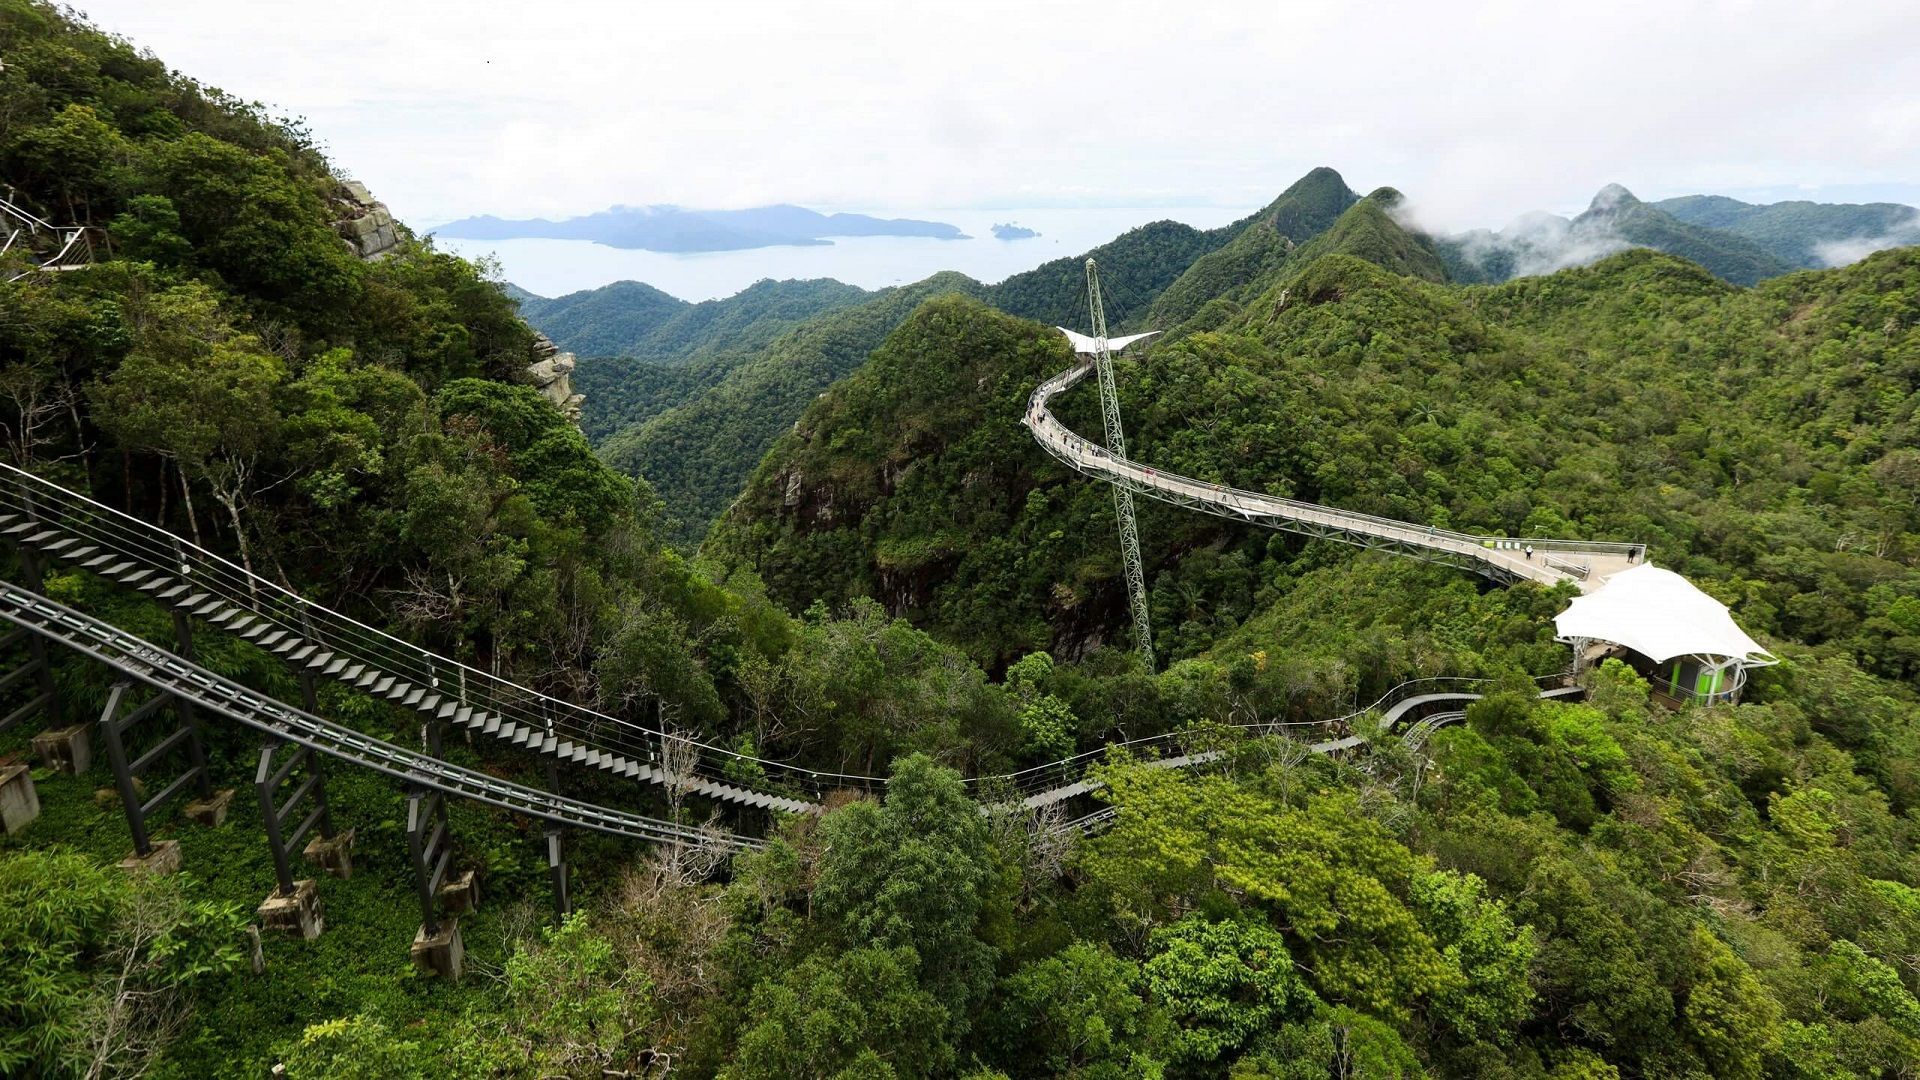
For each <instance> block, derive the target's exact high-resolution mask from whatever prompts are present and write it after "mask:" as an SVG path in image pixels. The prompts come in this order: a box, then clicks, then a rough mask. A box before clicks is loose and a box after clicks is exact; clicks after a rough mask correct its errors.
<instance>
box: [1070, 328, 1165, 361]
mask: <svg viewBox="0 0 1920 1080" xmlns="http://www.w3.org/2000/svg"><path fill="white" fill-rule="evenodd" d="M1054 329H1055V330H1058V331H1060V332H1061V333H1063V334H1065V335H1067V340H1068V341H1071V342H1073V351H1074V352H1077V353H1086V354H1087V355H1088V356H1092V355H1093V354H1095V353H1097V352H1099V351H1100V339H1099V338H1096V337H1088V336H1087V335H1085V334H1076V333H1074V332H1073V331H1071V330H1069V329H1067V328H1066V327H1064V326H1056V327H1054ZM1159 332H1160V331H1158V330H1149V331H1147V332H1146V333H1144V334H1128V335H1127V336H1126V337H1117V338H1108V339H1107V351H1108V352H1110V353H1117V352H1119V351H1120V350H1121V349H1124V348H1126V347H1127V346H1129V345H1131V344H1133V343H1134V342H1136V341H1144V340H1145V339H1147V338H1150V337H1152V336H1153V335H1155V334H1157V333H1159Z"/></svg>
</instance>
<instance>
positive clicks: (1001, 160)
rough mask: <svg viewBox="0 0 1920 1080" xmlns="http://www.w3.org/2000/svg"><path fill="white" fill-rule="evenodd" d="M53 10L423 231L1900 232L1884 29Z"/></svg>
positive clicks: (656, 12)
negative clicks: (1673, 205) (1703, 194)
mask: <svg viewBox="0 0 1920 1080" xmlns="http://www.w3.org/2000/svg"><path fill="white" fill-rule="evenodd" d="M75 3H76V4H77V6H78V7H80V8H81V9H82V10H83V11H85V12H87V13H88V14H89V15H90V16H91V17H92V18H93V19H94V21H95V22H97V23H98V24H100V25H101V26H102V27H103V28H105V29H108V30H111V31H115V32H118V33H121V34H124V35H126V36H128V37H130V38H132V39H133V40H134V41H135V42H136V43H137V44H139V45H142V46H145V47H148V48H151V49H152V50H153V51H155V52H156V53H158V54H159V55H160V57H161V58H162V59H164V60H165V61H166V62H167V63H168V64H170V65H171V66H173V67H175V68H178V69H180V70H182V71H185V72H187V73H188V74H191V75H193V76H195V77H197V78H199V79H201V80H202V81H204V82H208V83H211V84H213V85H215V86H219V87H221V88H222V89H225V90H227V91H229V92H232V93H234V94H237V95H239V96H242V97H245V98H249V99H258V100H263V101H266V102H268V103H269V104H271V105H273V106H275V107H276V108H277V109H280V110H284V111H285V112H287V113H291V114H296V115H300V116H304V117H306V118H307V119H308V120H309V121H310V122H311V123H312V125H313V128H314V130H315V131H316V132H317V133H318V135H319V136H320V138H321V140H322V141H323V142H324V144H325V145H326V146H327V148H328V149H329V150H330V152H331V153H332V154H333V156H334V158H335V160H336V161H337V162H338V164H339V165H340V167H341V168H342V169H343V170H344V171H345V172H347V173H349V174H351V175H353V176H357V177H359V178H360V179H363V180H365V181H366V182H367V183H368V185H369V186H370V187H372V188H373V189H374V191H375V193H376V194H378V195H379V196H381V197H382V198H383V199H385V200H386V201H387V202H388V203H389V204H390V205H392V206H393V208H394V210H395V211H396V212H397V213H399V214H400V215H401V216H402V217H405V218H407V219H409V220H411V221H413V222H415V223H419V224H427V223H433V222H437V221H443V220H446V219H450V218H454V217H459V216H464V215H468V214H476V213H494V214H499V215H502V216H534V215H539V216H565V215H569V214H575V213H583V212H589V211H592V210H597V209H601V208H604V207H606V206H608V205H611V204H614V203H628V204H644V203H678V204H681V205H684V206H694V207H737V206H750V205H757V204H762V203H768V202H776V201H784V202H798V203H803V204H808V205H814V206H822V207H868V208H882V209H884V208H896V209H910V208H923V207H943V206H946V207H951V206H975V205H1005V206H1033V205H1040V204H1047V203H1053V202H1058V201H1067V202H1075V203H1080V202H1098V203H1106V204H1110V205H1128V204H1144V203H1148V202H1187V203H1211V204H1217V205H1226V206H1254V205H1259V204H1262V203H1264V202H1266V201H1268V200H1269V199H1271V198H1272V197H1273V195H1275V194H1276V193H1278V191H1279V190H1280V189H1281V188H1283V187H1284V186H1285V185H1286V184H1287V183H1289V182H1291V181H1292V180H1293V179H1295V178H1296V177H1297V176H1299V174H1301V173H1302V172H1304V171H1306V170H1307V169H1308V168H1311V167H1312V166H1315V165H1321V164H1325V165H1332V166H1334V167H1335V168H1337V169H1339V170H1340V171H1341V172H1342V173H1343V174H1344V175H1345V176H1346V178H1347V182H1348V183H1349V185H1351V186H1352V187H1354V188H1355V189H1357V190H1360V191H1362V192H1365V191H1367V190H1370V189H1371V188H1373V187H1376V186H1378V185H1381V184H1392V185H1394V186H1396V187H1399V188H1400V189H1402V190H1403V191H1405V192H1406V193H1407V195H1408V196H1409V197H1410V198H1411V199H1412V200H1413V202H1414V203H1415V204H1416V205H1417V206H1418V207H1419V208H1420V209H1421V210H1422V211H1423V216H1425V217H1427V218H1428V219H1429V220H1430V221H1431V222H1432V223H1433V224H1435V225H1439V226H1446V227H1464V226H1470V225H1499V224H1502V223H1504V222H1505V221H1507V220H1508V219H1510V218H1512V217H1513V216H1515V215H1516V214H1518V213H1519V212H1520V211H1523V210H1528V209H1533V208H1544V209H1552V210H1566V209H1577V208H1579V207H1581V206H1583V205H1584V204H1585V202H1586V200H1587V199H1588V198H1589V197H1590V196H1591V195H1592V193H1593V192H1594V191H1595V190H1597V189H1598V188H1599V187H1600V186H1601V185H1602V184H1604V183H1607V182H1609V181H1619V182H1622V183H1624V184H1626V185H1627V186H1628V187H1629V188H1632V189H1633V190H1634V191H1635V192H1636V193H1637V194H1639V195H1641V196H1642V197H1645V198H1655V197H1662V196H1666V195H1673V194H1682V193H1687V192H1693V191H1709V192H1724V193H1729V194H1736V195H1747V196H1761V197H1766V198H1786V197H1796V195H1798V196H1800V197H1816V198H1827V199H1855V200H1857V199H1867V198H1892V199H1896V200H1898V201H1903V202H1910V203H1911V202H1920V17H1916V14H1915V12H1916V8H1915V4H1914V2H1913V0H1848V2H1844V3H1838V2H1836V3H1823V2H1809V0H1794V2H1791V3H1787V2H1767V3H1733V2H1723V3H1689V2H1676V0H1662V2H1651V3H1649V2H1640V0H1614V2H1610V3H1585V4H1577V5H1576V4H1570V3H1559V2H1553V0H1524V2H1504V0H1501V2H1483V3H1441V2H1436V0H1429V2H1424V3H1386V2H1378V0H1374V2H1366V3H1331V2H1312V3H1296V2H1286V3H1273V2H1266V3H1248V2H1240V0H1184V2H1179V3H1174V2H1166V0H1162V2H1157V3H1130V2H1124V0H1119V2H1116V0H1108V2H1102V3H1082V2H1072V3H1053V2H1048V0H1017V2H1007V0H948V2H943V3H939V4H931V3H923V2H920V0H781V2H754V3H742V2H730V0H691V2H688V0H624V2H599V0H592V2H588V0H581V2H572V0H548V2H546V3H528V2H526V0H514V2H510V3H509V2H495V0H457V2H456V0H386V2H384V3H354V4H336V3H319V2H317V0H300V2H292V0H75Z"/></svg>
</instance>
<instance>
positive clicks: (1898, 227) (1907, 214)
mask: <svg viewBox="0 0 1920 1080" xmlns="http://www.w3.org/2000/svg"><path fill="white" fill-rule="evenodd" d="M1653 206H1654V208H1655V209H1657V210H1661V211H1664V212H1666V213H1667V214H1670V215H1672V216H1673V217H1676V218H1678V219H1680V220H1681V221H1684V222H1686V223H1687V224H1689V225H1700V226H1704V227H1706V228H1711V229H1724V230H1726V231H1727V232H1730V233H1733V234H1734V235H1736V236H1743V237H1745V238H1747V239H1749V240H1752V241H1753V242H1755V243H1757V244H1759V245H1760V246H1761V247H1763V248H1766V249H1767V251H1768V252H1769V253H1771V254H1772V255H1773V256H1774V257H1775V258H1777V259H1780V260H1781V261H1783V262H1785V263H1786V264H1787V265H1789V266H1794V267H1799V268H1802V269H1809V270H1811V269H1816V268H1819V267H1822V266H1827V265H1830V262H1829V260H1828V259H1827V258H1826V256H1825V253H1824V252H1823V248H1824V247H1825V246H1826V245H1831V244H1843V245H1844V244H1846V243H1847V242H1859V241H1863V240H1864V241H1869V242H1872V243H1875V244H1877V245H1878V246H1880V247H1889V246H1892V245H1895V244H1912V243H1916V242H1920V211H1915V210H1914V208H1913V207H1911V206H1901V205H1900V204H1898V203H1816V202H1808V201H1806V200H1804V199H1795V200H1792V201H1789V202H1777V203H1769V204H1766V205H1755V204H1754V203H1747V202H1741V201H1740V200H1738V199H1729V198H1727V197H1726V196H1725V195H1682V196H1681V197H1679V198H1677V199H1661V200H1660V201H1659V202H1656V203H1654V204H1653Z"/></svg>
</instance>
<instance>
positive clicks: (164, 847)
mask: <svg viewBox="0 0 1920 1080" xmlns="http://www.w3.org/2000/svg"><path fill="white" fill-rule="evenodd" d="M120 869H122V870H131V871H133V872H135V873H140V874H171V873H173V872H175V871H177V870H179V869H180V841H178V840H155V841H154V842H153V850H152V851H149V852H147V853H146V854H145V855H142V854H140V853H139V852H137V851H136V852H132V853H130V854H128V856H127V857H126V858H124V859H121V860H120Z"/></svg>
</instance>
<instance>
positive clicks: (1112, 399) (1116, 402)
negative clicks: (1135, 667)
mask: <svg viewBox="0 0 1920 1080" xmlns="http://www.w3.org/2000/svg"><path fill="white" fill-rule="evenodd" d="M1087 307H1088V309H1089V310H1090V311H1091V312H1092V313H1093V340H1094V342H1095V343H1096V344H1095V347H1094V352H1093V363H1094V367H1095V369H1097V370H1098V371H1099V373H1100V418H1101V420H1102V421H1103V422H1104V423H1105V426H1106V432H1107V450H1108V451H1109V452H1110V453H1112V454H1113V456H1115V457H1117V458H1119V459H1120V460H1122V461H1125V460H1127V436H1126V433H1125V432H1124V431H1122V430H1121V427H1120V395H1119V393H1118V392H1117V391H1115V390H1114V386H1113V351H1112V350H1111V349H1109V348H1108V347H1107V309H1106V305H1105V304H1104V303H1102V302H1101V298H1100V268H1099V267H1098V266H1096V265H1094V261H1093V260H1092V259H1088V260H1087ZM1113 512H1114V516H1115V517H1116V518H1119V519H1120V563H1121V566H1122V567H1123V569H1124V570H1125V572H1126V575H1127V606H1128V607H1130V608H1132V609H1133V640H1134V644H1135V645H1137V646H1138V647H1139V649H1140V657H1141V659H1143V660H1145V661H1146V662H1147V670H1148V671H1152V670H1153V669H1154V665H1153V625H1152V621H1151V619H1150V618H1149V617H1148V614H1147V572H1146V568H1145V567H1144V566H1143V565H1142V564H1141V561H1140V527H1139V526H1138V525H1136V524H1135V523H1134V520H1133V492H1132V491H1131V490H1129V489H1128V488H1127V487H1126V485H1124V484H1115V485H1113Z"/></svg>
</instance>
